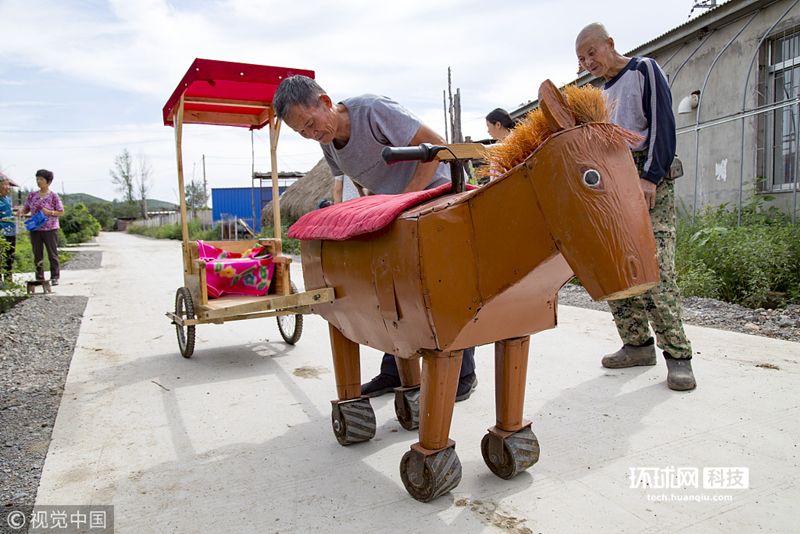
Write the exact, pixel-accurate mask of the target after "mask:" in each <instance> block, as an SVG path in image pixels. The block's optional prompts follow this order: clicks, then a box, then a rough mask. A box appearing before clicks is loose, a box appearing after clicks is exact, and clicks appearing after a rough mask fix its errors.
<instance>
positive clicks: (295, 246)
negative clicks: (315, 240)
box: [259, 224, 300, 256]
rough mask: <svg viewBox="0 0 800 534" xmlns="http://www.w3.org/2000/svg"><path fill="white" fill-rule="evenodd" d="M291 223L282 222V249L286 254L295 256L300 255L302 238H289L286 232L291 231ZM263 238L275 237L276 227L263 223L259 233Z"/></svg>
mask: <svg viewBox="0 0 800 534" xmlns="http://www.w3.org/2000/svg"><path fill="white" fill-rule="evenodd" d="M290 226H291V224H281V250H282V251H283V253H284V254H294V255H295V256H299V255H300V240H298V239H289V238H288V237H287V236H286V232H288V231H289V227H290ZM259 237H261V238H273V237H275V227H274V226H273V225H272V224H262V225H261V233H260V234H259Z"/></svg>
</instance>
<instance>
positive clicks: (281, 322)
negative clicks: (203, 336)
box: [192, 282, 303, 345]
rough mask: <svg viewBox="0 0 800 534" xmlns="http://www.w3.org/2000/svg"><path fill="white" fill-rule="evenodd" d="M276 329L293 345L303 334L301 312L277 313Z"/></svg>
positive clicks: (293, 288)
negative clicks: (290, 313)
mask: <svg viewBox="0 0 800 534" xmlns="http://www.w3.org/2000/svg"><path fill="white" fill-rule="evenodd" d="M295 293H297V286H296V285H294V282H292V294H295ZM278 330H280V331H281V337H282V338H283V340H284V341H285V342H286V343H288V344H289V345H294V344H295V343H297V342H298V341H300V336H301V335H302V334H303V314H302V313H295V314H293V315H279V316H278ZM192 339H194V338H192Z"/></svg>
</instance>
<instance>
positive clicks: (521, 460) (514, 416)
mask: <svg viewBox="0 0 800 534" xmlns="http://www.w3.org/2000/svg"><path fill="white" fill-rule="evenodd" d="M529 347H530V336H525V337H519V338H515V339H505V340H501V341H498V342H496V343H495V345H494V380H495V412H496V416H497V417H496V419H497V424H496V425H495V426H493V427H492V428H490V429H489V433H488V434H486V435H485V436H484V437H483V440H481V453H482V454H483V460H484V462H486V465H487V466H488V467H489V469H491V471H492V473H494V474H495V475H497V476H499V477H500V478H505V479H509V478H512V477H513V476H515V475H517V474H519V473H521V472H522V471H524V470H525V469H527V468H529V467H530V466H532V465H533V464H535V463H536V462H537V460H539V442H538V441H537V439H536V436H535V435H534V434H533V431H532V430H531V422H530V421H527V420H525V419H523V417H522V411H523V408H524V403H525V384H526V381H527V375H528V349H529Z"/></svg>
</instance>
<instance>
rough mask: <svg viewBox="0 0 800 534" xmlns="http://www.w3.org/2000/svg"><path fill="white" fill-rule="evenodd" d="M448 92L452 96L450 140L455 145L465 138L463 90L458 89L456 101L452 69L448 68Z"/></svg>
mask: <svg viewBox="0 0 800 534" xmlns="http://www.w3.org/2000/svg"><path fill="white" fill-rule="evenodd" d="M447 91H448V93H449V95H450V139H452V142H453V143H463V142H464V138H463V137H462V135H461V89H458V88H457V89H456V96H455V99H454V98H453V87H452V82H451V77H450V67H447ZM445 120H446V119H445Z"/></svg>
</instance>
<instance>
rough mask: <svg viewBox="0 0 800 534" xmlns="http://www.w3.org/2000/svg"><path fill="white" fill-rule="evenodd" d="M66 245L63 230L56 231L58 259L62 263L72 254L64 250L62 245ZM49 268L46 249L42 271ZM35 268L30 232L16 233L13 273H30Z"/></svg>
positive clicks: (70, 257)
mask: <svg viewBox="0 0 800 534" xmlns="http://www.w3.org/2000/svg"><path fill="white" fill-rule="evenodd" d="M66 246H67V240H66V238H65V237H64V232H62V231H61V230H59V231H58V261H59V263H60V264H62V265H63V264H64V263H65V262H68V261H69V260H70V259H72V256H73V254H72V253H71V252H66V251H65V250H64V249H63V247H66ZM49 269H50V261H49V260H48V259H47V249H45V251H44V271H45V272H47V271H48V270H49ZM35 270H36V269H35V268H34V265H33V248H32V247H31V239H30V234H28V233H27V232H23V233H21V234H19V235H17V253H16V259H15V261H14V272H15V273H30V272H34V271H35Z"/></svg>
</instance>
